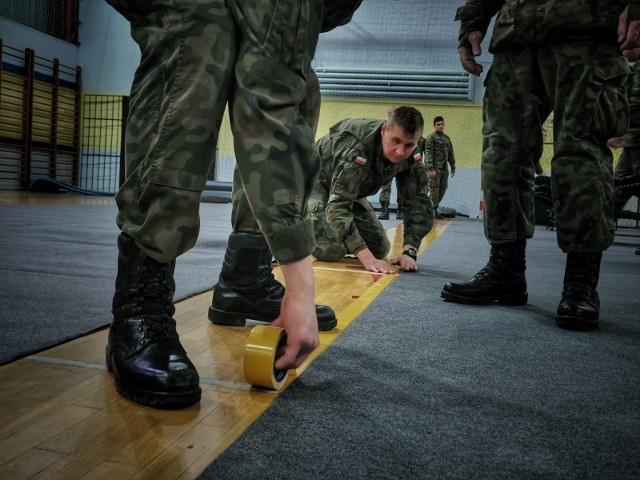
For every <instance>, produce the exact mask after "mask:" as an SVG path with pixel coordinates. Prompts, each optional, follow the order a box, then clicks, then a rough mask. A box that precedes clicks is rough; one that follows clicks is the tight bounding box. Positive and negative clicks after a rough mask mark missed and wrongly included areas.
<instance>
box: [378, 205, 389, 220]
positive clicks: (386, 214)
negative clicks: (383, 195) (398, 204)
mask: <svg viewBox="0 0 640 480" xmlns="http://www.w3.org/2000/svg"><path fill="white" fill-rule="evenodd" d="M380 208H381V209H382V210H381V212H380V215H378V218H379V219H380V220H389V203H388V202H380Z"/></svg>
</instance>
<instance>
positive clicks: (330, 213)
mask: <svg viewBox="0 0 640 480" xmlns="http://www.w3.org/2000/svg"><path fill="white" fill-rule="evenodd" d="M342 158H343V160H342V161H341V162H340V165H339V166H338V168H337V169H336V173H335V175H334V176H333V179H332V181H331V190H330V192H329V201H328V202H327V210H326V212H327V221H328V222H329V225H331V229H332V230H333V233H334V234H335V236H336V238H337V239H338V240H339V241H341V242H344V244H345V245H346V247H347V248H348V249H349V251H350V252H351V253H354V254H356V253H358V252H359V251H360V250H364V249H365V248H367V244H366V242H365V241H364V239H363V238H362V237H361V236H360V233H359V232H358V228H357V227H356V224H355V221H354V218H353V211H352V207H353V202H355V201H356V200H357V199H358V192H359V191H360V185H361V184H362V180H363V179H364V178H365V177H366V176H367V170H368V168H370V166H367V162H366V161H365V163H364V165H363V164H362V162H358V161H357V160H358V159H359V158H364V157H361V156H359V154H358V152H357V151H349V152H346V153H343V154H342Z"/></svg>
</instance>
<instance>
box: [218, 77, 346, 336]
mask: <svg viewBox="0 0 640 480" xmlns="http://www.w3.org/2000/svg"><path fill="white" fill-rule="evenodd" d="M319 110H320V84H319V83H318V78H317V76H316V75H315V73H314V72H312V75H310V77H309V80H308V82H307V96H306V97H305V101H304V102H303V104H302V105H301V108H300V111H301V113H304V115H305V118H307V119H308V121H309V124H310V125H312V126H314V127H313V128H314V130H315V125H317V121H318V116H319ZM233 173H234V174H233V193H232V203H233V205H232V214H231V222H232V225H233V232H232V233H231V235H230V236H229V242H228V245H227V249H226V252H225V259H224V262H223V264H222V269H221V272H220V277H219V279H218V282H217V283H216V286H215V289H214V291H213V298H212V300H211V306H210V307H209V314H208V315H209V320H210V321H211V322H212V323H214V324H216V325H227V326H244V325H245V324H246V320H247V319H252V320H259V321H264V322H273V321H274V320H275V319H276V318H277V317H278V315H279V314H280V306H281V305H282V299H283V298H284V294H285V288H284V286H283V285H282V284H281V283H280V282H279V281H278V280H277V279H276V278H275V276H274V275H273V268H272V254H271V250H270V249H269V245H268V243H267V241H266V239H265V238H264V235H263V234H262V232H261V231H260V228H259V226H258V223H257V222H256V219H255V217H254V216H253V213H252V212H251V208H250V207H249V203H248V201H247V196H246V194H245V192H244V187H243V185H242V180H241V179H240V174H239V172H238V169H237V168H236V169H235V170H234V172H233ZM316 315H317V317H318V329H319V330H321V331H324V330H330V329H332V328H333V327H335V326H336V324H337V319H336V315H335V312H334V311H333V310H332V309H331V307H328V306H326V305H317V306H316Z"/></svg>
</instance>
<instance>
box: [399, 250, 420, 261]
mask: <svg viewBox="0 0 640 480" xmlns="http://www.w3.org/2000/svg"><path fill="white" fill-rule="evenodd" d="M402 254H403V255H406V256H407V257H411V258H413V260H415V261H418V252H417V251H416V249H415V248H407V249H406V250H405V251H404V252H402Z"/></svg>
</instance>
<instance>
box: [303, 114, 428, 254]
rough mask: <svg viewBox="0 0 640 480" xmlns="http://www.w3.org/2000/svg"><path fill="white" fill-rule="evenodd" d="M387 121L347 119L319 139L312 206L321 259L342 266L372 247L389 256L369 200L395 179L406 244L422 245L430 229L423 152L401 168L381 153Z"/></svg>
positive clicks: (311, 210)
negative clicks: (348, 258) (349, 256)
mask: <svg viewBox="0 0 640 480" xmlns="http://www.w3.org/2000/svg"><path fill="white" fill-rule="evenodd" d="M383 124H384V121H381V120H370V119H346V120H343V121H341V122H339V123H337V124H336V125H334V126H333V127H331V128H330V130H329V133H328V134H327V135H325V136H324V137H323V138H321V139H320V140H318V147H319V150H320V162H321V168H320V178H319V180H318V182H317V183H316V185H315V188H314V191H313V193H312V194H311V199H310V201H309V211H310V212H311V216H312V218H313V223H314V231H315V235H316V243H317V247H316V250H315V251H314V253H313V256H314V257H316V258H317V259H318V260H324V261H338V260H340V259H342V258H343V257H344V256H345V254H347V253H353V254H357V253H358V252H360V251H361V250H364V249H365V248H369V250H371V252H372V253H373V255H374V256H375V257H376V258H384V257H385V256H386V255H387V254H388V253H389V248H390V244H389V240H388V239H387V236H386V234H385V231H384V227H383V226H382V224H381V223H380V221H379V220H378V217H377V216H376V214H375V212H374V210H373V207H372V206H371V204H370V203H369V201H368V200H367V197H368V196H370V195H374V194H375V193H376V192H377V191H378V190H379V189H380V187H382V186H383V185H384V184H386V183H388V182H389V181H391V180H392V179H393V177H396V180H397V185H398V192H399V194H400V195H401V196H402V199H403V212H404V243H405V244H409V245H414V246H419V245H420V243H421V242H422V238H423V237H424V236H425V235H426V234H427V233H428V232H429V231H430V230H431V227H432V225H433V220H434V213H433V204H432V203H431V199H430V198H429V194H428V189H427V185H428V177H427V172H426V169H425V167H424V163H423V162H422V161H421V160H422V153H421V150H420V148H416V149H415V150H414V153H413V154H412V155H410V156H409V157H408V158H406V159H405V160H403V161H402V162H400V163H397V164H393V163H391V162H388V161H386V159H385V158H384V157H383V153H382V139H381V128H382V125H383Z"/></svg>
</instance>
